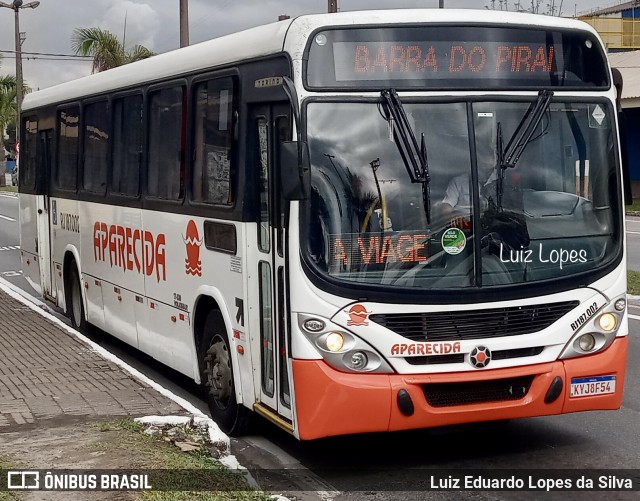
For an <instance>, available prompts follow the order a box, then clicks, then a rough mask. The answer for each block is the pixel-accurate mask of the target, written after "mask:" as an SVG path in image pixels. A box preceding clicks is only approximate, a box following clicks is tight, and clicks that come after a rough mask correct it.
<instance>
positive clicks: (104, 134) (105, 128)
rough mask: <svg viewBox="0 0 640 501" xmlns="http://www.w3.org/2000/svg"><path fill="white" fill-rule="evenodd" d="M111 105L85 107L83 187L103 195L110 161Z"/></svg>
mask: <svg viewBox="0 0 640 501" xmlns="http://www.w3.org/2000/svg"><path fill="white" fill-rule="evenodd" d="M109 111H110V109H109V103H108V102H107V101H106V100H105V101H99V102H96V103H90V104H87V105H85V107H84V119H83V121H84V125H83V126H82V128H83V131H84V133H83V136H84V137H83V141H84V143H83V144H84V148H83V177H82V187H83V188H84V189H85V190H87V191H89V192H92V193H98V194H103V195H104V193H105V189H106V186H107V162H108V160H109V143H110V141H109V140H110V137H109Z"/></svg>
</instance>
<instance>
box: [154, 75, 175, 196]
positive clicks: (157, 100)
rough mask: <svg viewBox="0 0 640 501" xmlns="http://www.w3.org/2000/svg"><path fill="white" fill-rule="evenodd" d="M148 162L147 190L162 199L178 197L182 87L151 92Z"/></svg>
mask: <svg viewBox="0 0 640 501" xmlns="http://www.w3.org/2000/svg"><path fill="white" fill-rule="evenodd" d="M149 106H150V107H149V122H148V123H149V163H148V169H149V170H148V178H147V193H148V194H149V196H151V197H155V198H161V199H165V200H180V199H181V198H182V195H183V193H184V186H183V182H184V180H183V178H182V167H183V165H184V162H183V154H182V153H183V152H182V147H183V144H184V141H183V134H184V127H183V113H184V87H182V86H179V87H171V88H166V89H160V90H157V91H155V92H152V93H150V105H149Z"/></svg>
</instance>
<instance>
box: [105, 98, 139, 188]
mask: <svg viewBox="0 0 640 501" xmlns="http://www.w3.org/2000/svg"><path fill="white" fill-rule="evenodd" d="M142 130H143V128H142V95H139V94H138V95H134V96H127V97H123V98H120V99H114V101H113V167H112V168H113V171H112V172H113V174H112V178H111V192H112V193H116V194H118V195H125V196H130V197H136V196H138V193H139V191H140V167H141V163H142Z"/></svg>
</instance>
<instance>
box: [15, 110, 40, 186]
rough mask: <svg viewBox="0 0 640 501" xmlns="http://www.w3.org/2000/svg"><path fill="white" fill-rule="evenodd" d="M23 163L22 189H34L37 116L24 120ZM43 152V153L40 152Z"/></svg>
mask: <svg viewBox="0 0 640 501" xmlns="http://www.w3.org/2000/svg"><path fill="white" fill-rule="evenodd" d="M22 131H23V132H22V137H23V140H22V143H23V146H22V149H21V156H22V163H21V164H20V171H19V176H20V189H33V188H34V187H35V184H36V171H37V165H38V164H37V162H38V157H37V151H38V150H37V145H38V121H37V120H36V119H35V118H31V119H27V120H25V121H24V122H23V128H22ZM40 154H42V153H40Z"/></svg>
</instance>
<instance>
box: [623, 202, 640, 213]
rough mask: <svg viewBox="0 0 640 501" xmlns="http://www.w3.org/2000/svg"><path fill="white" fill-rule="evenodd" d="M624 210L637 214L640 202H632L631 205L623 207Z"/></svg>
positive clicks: (639, 209)
mask: <svg viewBox="0 0 640 501" xmlns="http://www.w3.org/2000/svg"><path fill="white" fill-rule="evenodd" d="M624 209H625V210H626V211H633V212H639V211H640V200H634V201H633V203H632V204H631V205H625V206H624Z"/></svg>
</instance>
